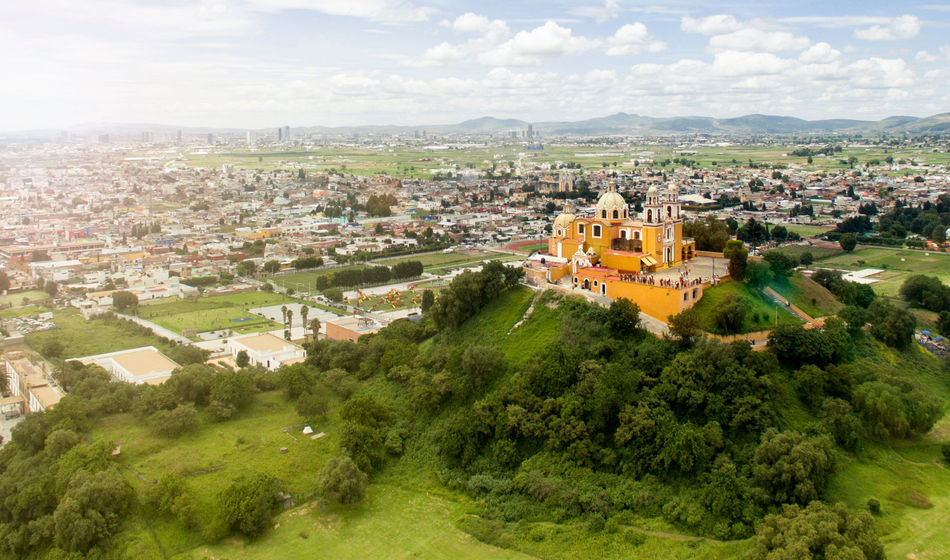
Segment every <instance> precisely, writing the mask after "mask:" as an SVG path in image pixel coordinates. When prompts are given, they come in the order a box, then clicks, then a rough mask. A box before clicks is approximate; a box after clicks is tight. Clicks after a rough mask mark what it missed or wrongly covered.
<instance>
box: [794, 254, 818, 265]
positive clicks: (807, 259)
mask: <svg viewBox="0 0 950 560" xmlns="http://www.w3.org/2000/svg"><path fill="white" fill-rule="evenodd" d="M798 262H800V263H802V265H803V266H809V265H811V263H813V262H815V257H814V256H813V255H812V254H811V251H805V252H804V253H802V254H801V255H800V256H799V257H798Z"/></svg>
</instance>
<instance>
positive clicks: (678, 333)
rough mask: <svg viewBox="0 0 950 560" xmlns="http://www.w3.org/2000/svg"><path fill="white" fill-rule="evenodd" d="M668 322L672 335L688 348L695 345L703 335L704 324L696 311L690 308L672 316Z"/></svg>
mask: <svg viewBox="0 0 950 560" xmlns="http://www.w3.org/2000/svg"><path fill="white" fill-rule="evenodd" d="M667 321H668V322H669V325H670V334H672V335H673V336H675V337H676V338H678V339H679V340H680V342H681V343H682V344H683V345H684V346H686V347H690V346H692V345H693V344H695V343H696V341H697V340H699V337H701V336H702V334H703V328H702V322H701V321H700V318H699V313H697V312H696V310H695V309H692V308H690V309H687V310H685V311H682V312H681V313H679V314H677V315H670V316H669V318H668V319H667Z"/></svg>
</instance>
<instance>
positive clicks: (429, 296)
mask: <svg viewBox="0 0 950 560" xmlns="http://www.w3.org/2000/svg"><path fill="white" fill-rule="evenodd" d="M433 303H435V293H434V292H433V291H432V290H426V291H424V292H422V306H421V307H422V312H423V313H426V312H427V311H429V309H431V308H432V304H433Z"/></svg>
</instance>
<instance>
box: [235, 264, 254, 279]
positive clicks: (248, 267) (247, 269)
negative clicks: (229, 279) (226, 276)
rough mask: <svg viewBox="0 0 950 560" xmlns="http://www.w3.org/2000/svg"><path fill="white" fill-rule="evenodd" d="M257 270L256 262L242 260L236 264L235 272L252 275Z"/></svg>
mask: <svg viewBox="0 0 950 560" xmlns="http://www.w3.org/2000/svg"><path fill="white" fill-rule="evenodd" d="M256 271H257V264H256V263H255V262H254V261H250V260H243V261H241V262H239V263H238V264H237V273H238V274H240V275H241V276H253V275H254V272H256Z"/></svg>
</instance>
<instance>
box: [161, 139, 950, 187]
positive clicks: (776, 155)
mask: <svg viewBox="0 0 950 560" xmlns="http://www.w3.org/2000/svg"><path fill="white" fill-rule="evenodd" d="M795 148H796V146H793V145H788V146H781V145H778V146H776V145H769V146H765V145H734V146H697V147H691V148H689V149H683V148H681V147H678V146H674V145H655V144H651V145H627V144H612V145H590V144H576V143H571V142H559V143H553V144H552V143H545V144H544V149H543V150H539V151H528V150H526V149H525V145H524V144H523V143H522V142H520V141H519V142H511V143H498V144H493V145H489V146H486V145H479V146H470V147H467V148H465V149H463V150H433V149H424V148H420V147H411V148H409V147H389V146H379V147H375V148H369V147H366V148H354V147H337V146H313V147H311V148H301V149H298V150H296V151H285V152H263V151H249V150H239V151H233V152H219V153H209V154H192V153H189V152H188V151H182V152H181V156H183V157H184V158H185V161H187V162H188V164H189V165H192V166H195V167H217V168H220V167H221V165H222V164H225V163H230V164H233V165H235V166H236V167H239V168H245V169H259V170H262V171H271V170H286V171H293V172H295V171H296V170H297V169H298V168H303V169H305V170H307V171H310V172H332V171H339V172H345V173H353V174H356V175H367V176H371V175H378V174H386V175H390V176H393V177H421V178H428V177H431V176H432V170H435V169H458V170H465V169H481V170H486V169H490V168H491V167H492V166H493V165H495V166H498V167H507V166H508V165H511V164H515V165H517V164H518V162H524V163H525V164H527V165H540V164H558V163H569V162H571V163H575V164H579V165H580V166H581V167H582V168H583V169H584V170H587V171H594V170H601V169H604V168H610V169H618V170H633V169H636V168H637V167H638V166H637V165H635V163H634V162H635V161H639V162H644V163H643V164H642V166H646V165H650V164H649V163H648V162H649V161H650V160H652V161H653V162H654V166H656V167H659V163H660V162H662V161H663V160H672V159H674V158H684V157H685V158H687V159H689V160H692V161H694V162H696V165H698V166H701V167H705V168H716V167H735V166H745V165H748V164H749V163H750V162H751V163H753V164H755V165H757V166H759V167H764V168H766V169H769V168H773V167H777V168H782V167H783V166H799V167H801V168H803V169H808V170H812V171H822V170H839V169H849V168H850V166H849V164H848V163H847V159H848V158H849V157H851V156H854V157H856V158H857V160H858V163H857V164H856V166H855V167H857V166H863V164H864V163H868V162H871V161H873V160H878V161H880V162H881V163H884V161H885V159H886V158H887V157H888V156H892V157H894V158H895V159H896V160H899V159H905V160H907V161H908V162H911V161H912V162H914V163H916V164H920V165H924V164H941V163H943V164H945V163H950V154H945V153H931V152H929V151H925V150H923V149H920V148H912V147H907V148H897V149H895V148H893V147H890V148H885V147H872V148H863V147H861V148H858V147H855V148H846V149H844V150H843V151H841V152H840V153H836V154H834V155H832V156H829V157H822V156H816V157H814V158H813V160H812V163H810V164H809V163H808V161H807V160H808V158H807V157H799V156H793V155H791V152H792V151H793V150H794V149H795ZM176 157H177V156H176ZM677 166H680V164H673V163H671V164H670V165H668V166H667V168H670V167H677ZM872 169H873V168H872ZM879 172H880V173H887V174H896V175H907V174H911V175H913V174H916V173H918V172H917V171H916V170H915V169H914V168H913V167H911V168H909V169H905V170H902V171H900V172H891V171H890V170H886V171H885V170H881V171H879Z"/></svg>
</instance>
